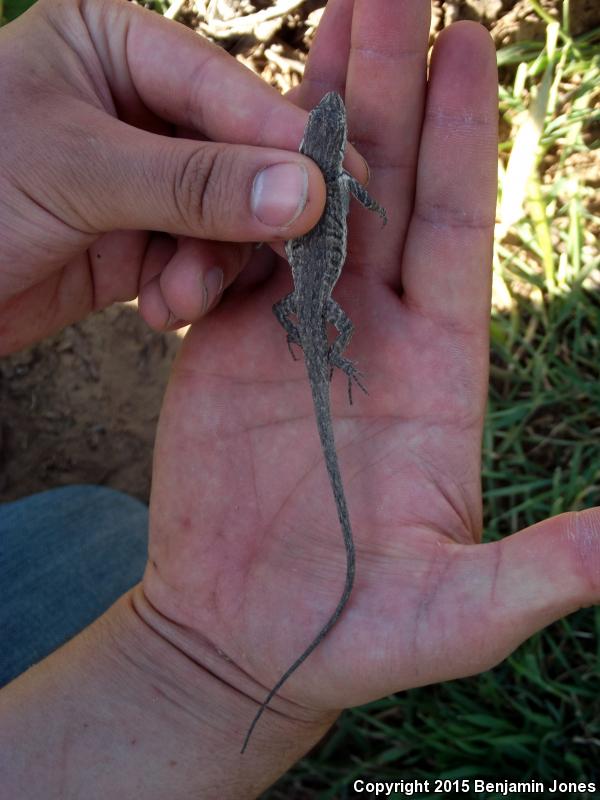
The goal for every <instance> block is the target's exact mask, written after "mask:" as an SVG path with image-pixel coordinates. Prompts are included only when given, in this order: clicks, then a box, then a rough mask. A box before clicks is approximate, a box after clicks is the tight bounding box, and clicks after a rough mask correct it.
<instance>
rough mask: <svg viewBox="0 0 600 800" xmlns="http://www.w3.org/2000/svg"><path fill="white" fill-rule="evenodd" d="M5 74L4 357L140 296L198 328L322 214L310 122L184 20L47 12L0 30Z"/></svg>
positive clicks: (113, 3)
mask: <svg viewBox="0 0 600 800" xmlns="http://www.w3.org/2000/svg"><path fill="white" fill-rule="evenodd" d="M0 71H1V72H2V74H3V75H5V76H10V80H7V81H4V82H3V85H2V89H1V90H0V117H1V118H2V126H0V227H1V229H2V237H1V238H0V355H1V354H6V353H8V352H11V351H14V350H17V349H18V348H21V347H23V346H25V345H26V344H29V343H31V342H33V341H36V340H38V339H40V338H42V337H43V336H46V335H48V334H50V333H53V332H55V331H57V330H59V329H60V328H62V327H63V326H65V325H67V324H69V323H71V322H74V321H76V320H78V319H81V318H82V317H84V316H85V315H86V314H88V313H89V312H90V311H93V310H97V309H100V308H103V307H105V306H107V305H109V304H110V303H112V302H114V301H116V300H125V299H132V298H134V297H136V296H138V294H139V295H140V310H141V313H142V315H143V316H144V317H145V319H146V320H147V321H148V322H149V324H151V325H152V326H153V327H155V328H158V329H172V328H174V327H177V326H178V325H181V324H182V321H185V322H190V321H193V320H195V319H198V318H199V317H200V316H202V314H203V313H205V312H206V310H207V309H208V308H209V307H210V306H211V305H214V303H215V301H216V300H217V299H218V296H219V292H220V287H223V286H228V285H229V283H231V281H232V280H233V279H234V278H235V276H236V275H237V273H238V272H239V271H240V270H241V269H242V268H243V266H244V265H245V263H246V261H247V260H248V259H249V257H250V256H251V254H252V245H250V244H247V243H248V242H256V241H263V240H265V241H266V240H284V239H287V238H289V237H290V236H297V235H298V234H300V233H304V232H306V231H307V230H308V229H310V228H311V227H312V226H313V225H314V224H315V223H316V222H317V220H318V219H319V217H320V215H321V212H322V209H323V202H324V185H323V180H322V177H321V173H320V172H319V170H318V169H317V168H316V166H315V165H314V164H313V163H312V162H311V161H310V160H309V159H307V158H304V157H303V156H300V154H299V153H298V152H297V148H298V144H299V141H300V138H301V136H302V131H303V128H304V124H305V122H306V116H307V115H306V113H305V112H304V111H301V110H300V109H299V108H297V107H296V106H294V105H293V104H292V103H290V102H288V101H286V100H284V99H283V98H281V97H280V95H279V94H278V93H277V92H276V91H275V90H274V89H272V88H271V87H269V86H267V85H266V84H265V83H264V82H263V81H261V80H260V79H259V78H258V77H257V76H256V75H253V74H252V73H251V72H250V71H249V70H247V69H246V68H245V67H243V66H242V65H240V64H238V63H237V62H236V61H235V60H234V59H232V58H231V57H230V56H228V55H227V54H226V53H224V52H223V51H222V50H221V49H220V48H218V47H216V46H214V45H211V44H210V43H209V42H207V41H206V40H204V39H202V38H201V37H199V36H197V35H196V34H194V33H193V32H192V31H190V30H188V29H186V28H184V27H183V26H182V25H179V24H177V23H174V22H170V21H169V20H165V19H164V18H162V17H159V16H158V15H157V14H154V13H151V12H149V11H145V10H144V9H142V8H140V7H137V6H135V5H134V4H132V3H128V2H124V1H123V0H100V1H99V0H93V2H89V1H86V2H75V0H66V2H61V3H56V2H50V1H49V0H40V1H39V2H38V3H36V4H35V6H33V7H32V8H31V9H30V11H28V12H27V13H26V14H25V15H23V16H22V17H21V18H19V19H18V20H16V21H15V22H13V23H11V24H10V25H8V26H7V27H5V28H3V29H2V30H0ZM174 135H176V136H178V137H179V138H178V139H175V138H173V136H174ZM223 142H229V143H230V144H229V145H225V144H222V143H223ZM256 145H261V147H256ZM269 148H288V151H286V152H283V151H282V150H274V149H269ZM350 163H351V168H352V169H353V172H354V173H355V174H356V175H357V177H359V178H361V177H362V178H365V177H366V168H365V167H364V164H363V162H362V160H361V159H360V157H359V156H358V155H357V154H356V153H352V154H351V156H350ZM274 165H280V166H279V169H277V170H274V171H273V172H269V173H267V172H261V171H262V170H264V169H265V168H266V167H268V166H274ZM281 165H296V166H297V167H298V166H299V167H301V168H302V169H300V170H298V169H293V168H292V167H288V169H282V167H281ZM258 173H261V174H262V176H263V178H264V179H263V180H262V181H258V182H257V183H256V184H254V181H255V176H256V175H257V174H258ZM267 176H270V180H268V179H267ZM253 185H254V186H255V187H256V188H257V189H258V190H260V191H259V192H258V193H257V194H252V187H253ZM273 193H274V195H273ZM292 219H293V221H290V220H292ZM151 230H154V231H161V232H163V233H162V234H160V235H157V234H149V233H148V231H151ZM166 234H172V236H168V235H166ZM173 237H176V238H173ZM240 242H242V243H243V242H245V243H246V244H236V243H240ZM215 267H216V268H217V269H216V270H215V269H214V268H215ZM219 269H220V270H221V272H219ZM178 320H179V321H178Z"/></svg>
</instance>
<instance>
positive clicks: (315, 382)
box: [241, 365, 355, 753]
mask: <svg viewBox="0 0 600 800" xmlns="http://www.w3.org/2000/svg"><path fill="white" fill-rule="evenodd" d="M307 366H308V365H307ZM315 372H316V371H313V370H312V369H311V368H310V366H309V368H308V373H309V379H310V384H311V390H312V395H313V403H314V407H315V417H316V420H317V427H318V429H319V438H320V439H321V446H322V448H323V455H324V457H325V464H326V466H327V472H328V474H329V480H330V482H331V488H332V490H333V496H334V498H335V504H336V507H337V512H338V517H339V520H340V525H341V527H342V534H343V536H344V546H345V548H346V581H345V583H344V591H343V592H342V596H341V597H340V601H339V603H338V604H337V606H336V609H335V611H334V612H333V614H332V615H331V617H330V618H329V619H328V621H327V622H326V623H325V625H324V626H323V627H322V628H321V630H320V631H319V633H318V634H317V636H316V637H315V638H314V639H313V641H312V642H311V643H310V644H309V645H308V647H307V648H306V650H305V651H304V652H303V653H302V655H300V656H298V658H297V659H296V660H295V661H294V663H293V664H292V665H291V666H290V667H288V669H286V671H285V672H284V673H283V675H282V676H281V678H279V680H278V681H277V683H276V684H275V685H274V686H273V688H272V689H271V691H270V692H269V694H268V695H267V696H266V697H265V699H264V700H263V702H262V703H261V705H260V708H259V709H258V711H257V712H256V716H255V717H254V719H253V720H252V724H251V725H250V727H249V728H248V732H247V733H246V738H245V739H244V744H243V745H242V749H241V752H242V753H243V752H244V751H245V750H246V747H247V746H248V742H249V741H250V737H251V736H252V731H253V730H254V728H255V727H256V723H257V722H258V720H259V719H260V718H261V716H262V715H263V712H264V710H265V709H266V707H267V706H268V705H269V703H270V702H271V700H272V699H273V697H274V696H275V694H277V692H278V691H279V690H280V689H281V687H282V686H283V684H284V683H285V682H286V681H287V679H288V678H289V677H290V675H292V673H293V672H295V671H296V670H297V669H298V667H299V666H300V665H301V664H302V662H303V661H305V660H306V659H307V658H308V656H309V655H310V654H311V653H312V651H313V650H314V649H315V648H316V647H318V645H319V644H320V643H321V642H322V641H323V639H324V638H325V637H326V636H327V634H328V633H329V631H330V630H331V629H332V628H333V626H334V625H335V623H336V622H337V620H338V618H339V616H340V614H341V613H342V611H343V610H344V607H345V605H346V603H347V602H348V598H349V597H350V594H351V592H352V587H353V585H354V572H355V553H354V541H353V539H352V529H351V527H350V517H349V515H348V507H347V505H346V496H345V495H344V487H343V485H342V478H341V475H340V467H339V464H338V459H337V453H336V449H335V441H334V438H333V425H332V421H331V406H330V402H329V381H328V380H327V378H322V377H321V376H320V375H318V374H315Z"/></svg>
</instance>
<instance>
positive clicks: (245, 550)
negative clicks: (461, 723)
mask: <svg viewBox="0 0 600 800" xmlns="http://www.w3.org/2000/svg"><path fill="white" fill-rule="evenodd" d="M374 5H377V6H378V8H377V13H375V10H374V8H373V6H374ZM426 5H427V4H423V3H412V4H405V3H389V2H379V3H374V2H373V0H370V2H369V3H359V2H357V3H355V4H354V8H353V3H352V2H351V1H350V0H340V2H337V3H333V4H330V6H329V7H328V11H327V12H326V15H325V18H324V20H323V22H322V25H321V29H320V31H319V35H318V37H317V41H316V43H315V46H314V48H313V52H312V53H311V60H310V64H309V67H308V70H307V74H306V79H305V81H304V83H303V85H302V87H301V89H300V91H299V92H298V95H297V98H296V99H297V101H298V102H299V103H300V104H301V105H303V106H304V107H310V106H312V105H314V104H315V103H316V102H317V101H318V100H319V99H320V97H321V96H322V95H323V94H324V92H325V91H327V90H329V89H337V90H338V91H341V92H342V93H343V94H344V95H345V99H346V105H347V108H348V115H349V138H350V140H351V141H352V142H353V143H354V144H355V145H356V147H357V148H358V149H359V150H360V151H361V152H363V153H364V154H365V155H366V156H367V158H368V160H369V164H370V167H371V169H372V174H373V179H372V181H371V183H370V186H369V191H370V193H371V194H372V196H373V197H375V198H376V199H377V200H378V201H379V202H380V203H381V204H382V205H384V206H385V207H386V208H387V213H388V218H389V221H390V222H389V225H388V226H387V228H385V229H383V230H382V229H381V227H380V223H379V222H378V220H377V219H376V218H371V215H369V214H368V213H367V212H365V211H363V210H362V209H360V208H359V207H358V205H353V208H352V212H351V216H350V221H349V225H350V231H351V237H350V249H349V257H348V260H347V263H346V266H345V269H344V273H343V276H342V279H341V280H340V282H339V284H338V286H337V288H336V291H335V298H336V300H337V301H338V302H339V303H340V305H341V306H342V307H343V308H344V309H345V310H346V312H347V313H348V314H349V316H350V317H351V319H352V320H353V322H354V324H355V327H356V335H355V339H354V340H353V342H352V345H351V347H350V350H349V355H350V357H351V358H353V359H355V360H356V361H357V363H358V365H359V368H360V369H361V371H362V372H363V374H364V380H365V382H366V384H367V387H368V390H369V395H368V396H366V395H363V394H361V393H360V392H358V393H355V400H354V404H353V405H352V406H350V405H349V404H348V400H347V386H346V379H345V378H344V377H343V376H342V375H340V374H336V375H335V376H334V378H333V381H332V385H331V394H332V407H333V414H334V420H335V435H336V444H337V449H338V453H339V459H340V465H341V471H342V477H343V481H344V486H345V491H346V497H347V499H348V505H349V510H350V519H351V524H352V529H353V533H354V538H355V542H356V548H357V577H356V584H355V588H354V593H353V595H352V597H351V599H350V602H349V604H348V606H347V607H346V610H345V612H344V614H343V615H342V617H341V619H340V620H339V622H338V623H337V625H336V627H335V628H334V629H333V630H332V632H331V633H330V634H329V636H328V637H327V638H326V640H325V641H324V642H323V643H322V644H321V645H320V646H319V647H318V648H317V650H316V651H315V652H314V653H313V654H312V655H311V657H310V659H309V660H308V661H307V662H306V663H305V664H304V665H303V666H302V667H301V668H300V669H299V670H298V671H297V672H296V673H295V675H294V676H293V677H292V678H291V679H290V680H289V682H288V683H287V684H286V685H285V686H284V687H283V688H282V691H281V695H282V696H283V697H285V698H288V699H289V700H292V701H293V702H294V703H296V704H299V705H302V706H304V707H309V708H313V709H316V710H323V711H328V710H335V709H339V708H342V707H345V706H349V705H355V704H358V703H362V702H365V701H368V700H370V699H373V698H376V697H379V696H381V695H384V694H386V693H389V692H392V691H395V690H399V689H402V688H407V687H411V686H416V685H420V684H425V683H430V682H433V681H438V680H443V679H447V678H452V677H457V676H462V675H466V674H470V673H474V672H477V671H479V670H481V669H484V668H487V667H489V666H491V665H492V664H493V663H495V662H497V661H498V660H499V659H501V658H502V657H504V656H505V655H506V654H507V653H508V652H509V651H510V650H511V649H513V648H514V647H515V646H516V644H517V643H519V642H520V641H521V640H522V639H524V638H525V637H526V636H527V635H529V634H530V633H531V632H532V631H533V630H535V629H536V628H538V627H541V626H542V625H544V624H546V623H547V622H549V621H550V620H551V619H553V618H554V617H556V616H558V615H559V614H560V613H563V612H564V610H565V600H564V595H563V598H562V601H561V605H560V606H559V605H558V602H557V604H556V605H555V604H553V601H552V586H551V585H546V583H545V582H541V577H540V576H541V575H543V569H547V571H548V574H552V575H553V576H556V573H557V569H558V567H556V566H554V565H553V564H551V563H550V562H551V560H552V561H554V560H555V557H556V556H557V554H558V553H559V552H560V556H561V558H562V559H563V560H564V561H563V564H564V567H563V570H564V573H565V574H564V580H565V581H571V583H572V597H573V600H572V607H573V608H575V607H576V606H577V604H578V597H579V593H578V589H577V580H578V577H577V575H578V571H577V569H574V566H573V565H574V564H575V563H576V562H577V561H578V559H579V560H580V554H578V553H577V552H576V549H573V548H570V547H569V546H568V543H567V539H568V537H565V536H564V535H563V534H564V532H565V526H567V527H568V523H566V522H565V521H564V519H563V522H560V521H556V520H553V521H550V522H547V523H545V527H544V530H543V532H542V530H541V529H542V527H543V526H539V530H538V529H533V530H532V531H529V532H527V533H525V534H521V535H518V536H515V537H512V538H511V539H508V540H506V541H505V542H502V543H496V544H488V545H478V544H477V543H478V542H479V539H480V536H481V527H482V507H481V493H480V447H481V435H482V426H483V418H484V410H485V398H486V390H487V363H488V322H489V291H490V274H491V271H490V262H491V241H492V230H493V221H494V206H495V172H496V127H497V123H496V89H495V61H494V52H493V48H492V46H491V43H490V41H489V39H488V37H487V34H486V33H485V31H484V30H483V29H481V28H479V27H477V26H473V25H470V24H464V25H463V24H461V25H457V26H454V27H453V28H452V29H450V30H448V31H447V32H445V34H444V35H443V36H441V37H440V38H439V40H438V43H437V45H436V49H435V53H434V56H433V62H432V68H431V74H430V78H429V83H428V84H427V83H426V79H425V78H426V76H425V69H426V54H427V35H428V18H427V13H426V12H428V8H427V9H426V8H425V6H426ZM351 22H352V36H351V35H350V25H351ZM350 41H352V45H350ZM332 54H333V55H332ZM290 288H291V276H290V272H289V268H288V267H287V265H286V264H285V262H282V261H281V260H280V259H276V257H275V256H273V255H272V254H270V253H269V254H267V252H265V251H264V250H263V251H259V252H258V253H257V254H256V257H255V263H254V264H253V265H251V266H250V267H249V269H248V271H247V274H246V275H245V280H244V285H243V286H239V287H238V288H236V287H235V286H234V287H232V289H231V290H230V292H229V294H228V296H226V298H225V300H224V301H223V303H222V304H221V306H220V307H219V309H218V310H217V311H215V312H214V313H213V314H211V315H209V317H208V318H207V319H206V320H204V321H203V322H201V323H200V324H198V325H197V326H195V327H193V328H192V330H191V331H190V333H189V334H188V336H187V338H186V340H185V342H184V344H183V347H182V351H181V353H180V356H179V358H178V361H177V363H176V366H175V369H174V372H173V375H172V378H171V381H170V385H169V388H168V392H167V396H166V399H165V403H164V407H163V411H162V416H161V421H160V427H159V434H158V439H157V445H156V453H155V471H154V483H153V492H152V502H151V540H150V561H149V566H148V569H147V572H146V575H145V578H144V588H145V592H146V595H147V597H148V598H149V600H150V601H151V603H152V604H153V605H154V606H155V607H156V608H158V609H159V610H160V611H161V612H162V613H163V614H164V615H166V616H167V617H169V618H170V619H173V620H175V621H176V622H178V623H179V624H181V625H183V626H185V629H186V630H187V631H188V632H189V636H190V639H189V640H188V641H187V643H186V645H185V647H186V648H188V649H189V650H193V649H194V646H195V645H194V641H196V642H198V643H199V642H200V641H202V642H206V641H207V640H208V641H209V642H210V644H211V645H212V646H214V648H216V649H217V650H218V651H220V652H222V653H224V654H225V655H226V656H227V657H228V659H230V660H231V662H232V663H233V664H234V665H236V667H237V668H239V670H240V671H241V672H243V673H244V674H246V675H248V676H250V677H251V678H252V679H253V680H254V681H255V682H257V684H259V686H257V687H255V688H254V689H253V690H252V693H253V694H254V695H255V697H256V699H257V700H258V701H260V700H262V699H263V693H262V690H264V691H266V690H267V689H268V688H269V687H270V686H272V685H273V684H274V682H275V681H276V680H277V678H278V677H279V676H280V675H281V673H282V672H283V671H284V670H285V669H286V668H287V667H288V666H289V665H290V664H291V663H292V661H293V660H294V659H295V658H296V657H297V656H298V655H299V654H300V653H301V652H302V651H303V650H304V648H305V647H306V646H307V644H308V643H309V642H310V641H311V640H312V639H313V638H314V636H315V635H316V633H317V632H318V630H319V629H320V628H321V626H322V625H323V624H324V622H325V621H326V620H327V619H328V617H329V615H330V614H331V613H332V611H333V609H334V607H335V605H336V603H337V601H338V599H339V596H340V593H341V589H342V585H343V581H344V570H345V554H344V549H343V544H342V537H341V532H340V530H339V523H338V521H337V515H336V510H335V504H334V500H333V497H332V495H331V489H330V486H329V482H328V479H327V475H326V471H325V466H324V463H323V458H322V454H321V451H320V444H319V440H318V435H317V431H316V426H315V421H314V412H313V407H312V401H311V396H310V390H309V386H308V381H307V379H306V373H305V369H304V365H303V363H302V361H301V360H299V361H297V362H294V361H293V360H292V359H291V358H290V357H289V354H288V351H287V346H286V340H285V334H284V333H283V331H282V330H281V329H280V327H279V326H278V324H277V321H276V320H275V318H274V316H273V315H272V313H271V306H272V305H273V303H274V302H276V301H277V300H279V299H280V298H281V297H283V296H284V295H285V294H286V293H287V292H289V291H290ZM559 519H560V518H559ZM541 535H544V536H545V537H546V542H547V543H548V546H549V547H550V549H551V550H553V554H552V553H547V550H544V549H543V548H542V546H541V539H540V536H541ZM474 545H477V546H474ZM559 547H560V548H561V549H560V551H558V548H559ZM546 562H547V563H546ZM559 574H560V575H562V572H560V570H559ZM536 581H538V582H540V585H539V586H538V585H537V584H536ZM261 687H262V689H261Z"/></svg>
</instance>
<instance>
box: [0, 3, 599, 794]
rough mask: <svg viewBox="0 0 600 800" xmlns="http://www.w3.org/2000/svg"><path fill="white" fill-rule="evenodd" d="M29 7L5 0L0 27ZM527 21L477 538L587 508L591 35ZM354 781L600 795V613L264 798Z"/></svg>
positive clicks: (331, 754) (505, 97)
mask: <svg viewBox="0 0 600 800" xmlns="http://www.w3.org/2000/svg"><path fill="white" fill-rule="evenodd" d="M29 4H30V3H29V2H28V0H13V2H11V1H10V0H5V1H4V3H3V4H2V3H1V0H0V8H2V6H3V13H4V15H5V17H6V18H11V17H12V16H13V15H14V14H15V13H16V12H17V10H18V8H23V7H24V6H26V5H29ZM146 5H150V4H149V3H146ZM152 5H153V7H154V8H155V10H157V11H160V12H162V13H164V12H165V10H167V9H168V8H169V7H170V3H167V2H158V1H157V2H154V3H153V4H152ZM531 7H532V8H533V9H535V10H537V11H538V13H539V14H540V16H541V17H542V19H544V20H545V22H546V25H547V37H546V43H545V44H544V43H539V42H519V43H518V44H515V45H511V46H509V47H505V48H503V49H502V50H500V51H499V52H498V65H499V69H500V76H501V87H500V111H501V118H502V120H501V121H502V124H501V131H502V137H501V138H502V141H501V145H500V152H499V184H500V191H499V209H500V219H499V224H498V231H497V240H496V247H495V255H494V309H493V315H492V321H491V327H490V334H491V348H492V357H491V382H490V395H489V408H488V414H487V419H486V425H485V431H484V449H483V461H482V467H483V482H484V508H485V538H486V539H487V540H491V539H495V538H498V537H501V536H505V535H508V534H510V533H512V532H514V531H516V530H519V529H520V528H523V527H525V526H527V525H531V524H533V523H535V522H537V521H539V520H541V519H544V518H546V517H548V516H550V515H553V514H557V513H560V512H562V511H567V510H571V509H582V508H586V507H589V506H593V505H600V455H599V452H600V447H599V439H600V324H599V323H600V297H599V294H598V288H599V287H600V258H599V255H598V249H597V243H596V239H595V237H598V235H599V233H600V217H599V215H598V214H599V208H600V204H599V203H598V196H597V191H598V190H597V188H594V186H593V185H591V184H590V183H589V182H588V180H587V178H586V171H585V170H586V167H585V164H586V161H587V160H588V159H589V158H590V157H591V156H592V155H593V154H594V148H596V149H597V148H598V146H599V142H598V131H599V130H600V111H599V109H598V105H599V103H598V100H599V99H600V90H599V88H598V87H599V86H600V47H599V43H600V30H595V31H592V32H590V33H588V34H586V35H585V36H582V37H579V38H577V39H574V38H573V37H572V36H571V35H570V33H569V30H568V28H567V26H566V24H565V22H564V20H566V19H567V18H568V14H567V13H566V12H567V10H568V9H567V3H566V2H565V3H564V10H565V14H564V19H563V22H562V23H561V24H558V23H556V22H555V21H553V20H552V19H551V18H550V17H548V15H547V14H546V12H545V11H544V10H543V9H542V8H540V7H539V6H538V4H537V3H536V2H534V1H533V2H531ZM594 132H595V133H594ZM517 143H518V144H517ZM597 155H598V153H597V152H596V156H597ZM511 162H512V163H511ZM596 164H597V161H596ZM596 169H597V167H596ZM356 777H360V778H363V779H368V778H373V779H377V780H383V779H386V780H411V779H422V780H424V779H429V780H431V779H433V778H436V777H447V778H461V777H467V778H473V777H477V778H485V777H489V778H492V779H507V780H528V779H537V780H540V781H544V782H547V783H550V782H551V781H553V780H554V779H569V780H576V779H579V780H588V781H590V780H596V782H597V784H598V785H599V787H600V608H591V609H585V610H582V611H579V612H577V613H576V614H573V615H571V616H570V617H569V618H567V619H563V620H561V621H559V622H557V623H555V624H554V625H552V626H550V627H549V628H547V629H546V630H544V631H542V632H540V633H539V634H537V635H536V636H534V637H532V638H531V639H529V640H528V641H527V642H526V643H524V644H523V645H522V646H521V647H520V648H519V649H518V650H517V651H516V652H515V653H513V654H512V656H510V658H508V659H507V660H506V661H504V662H503V663H502V664H501V665H499V666H498V667H497V668H495V669H493V670H490V671H488V672H486V673H484V674H482V675H479V676H477V677H474V678H468V679H463V680H459V681H452V682H449V683H444V684H439V685H435V686H430V687H425V688H422V689H415V690H411V691H408V692H404V693H402V694H399V695H396V696H392V697H389V698H384V699H382V700H379V701H377V702H375V703H371V704H370V705H368V706H365V707H362V708H357V709H353V710H350V711H347V712H346V713H345V714H344V715H343V716H342V718H341V719H340V721H339V723H338V724H337V726H336V727H335V729H334V730H333V731H332V732H331V733H330V735H329V736H328V737H327V738H326V740H325V741H324V742H323V743H322V744H321V745H320V746H319V747H318V748H317V749H316V750H315V751H314V752H313V753H312V754H311V755H310V757H308V758H306V759H303V760H302V761H300V762H299V764H297V765H296V767H295V768H294V769H293V770H291V771H290V772H289V773H288V774H287V775H286V776H284V777H283V778H282V779H281V780H280V781H279V782H278V784H277V785H276V786H275V787H273V788H272V789H271V790H269V791H268V792H267V793H266V794H265V796H264V797H265V800H283V798H285V800H303V798H321V799H322V800H327V798H336V800H337V798H346V797H357V796H359V795H356V794H355V793H354V791H353V789H352V783H353V780H354V779H355V778H356ZM361 796H363V797H364V796H366V795H361ZM398 796H401V795H391V797H398ZM402 796H404V795H402ZM420 796H421V797H427V796H442V795H429V794H422V795H420ZM445 796H453V795H452V794H451V793H450V794H446V795H445ZM457 796H458V795H457ZM460 796H461V797H475V795H474V794H472V793H471V794H469V793H465V794H461V795H460ZM485 796H486V797H487V798H492V797H496V796H498V797H499V796H501V795H494V794H487V795H485ZM512 796H516V795H514V794H513V795H512ZM563 796H564V795H563ZM570 796H573V797H585V796H586V795H585V794H572V795H570ZM587 796H597V797H600V791H599V792H597V793H595V794H594V795H587ZM478 797H479V798H481V797H482V795H478Z"/></svg>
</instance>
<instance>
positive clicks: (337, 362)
mask: <svg viewBox="0 0 600 800" xmlns="http://www.w3.org/2000/svg"><path fill="white" fill-rule="evenodd" d="M334 367H338V369H341V370H342V372H343V373H344V374H345V375H347V376H348V402H349V403H350V405H352V381H354V382H355V383H356V385H357V386H358V388H359V389H362V391H363V392H364V393H365V394H369V393H368V391H367V389H366V387H365V386H364V385H363V383H362V382H361V378H362V377H363V374H362V372H359V370H358V369H357V368H356V364H355V363H354V362H353V361H350V359H349V358H342V357H341V356H339V355H338V356H337V357H335V356H334V357H333V358H332V361H331V370H332V373H333V368H334Z"/></svg>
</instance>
